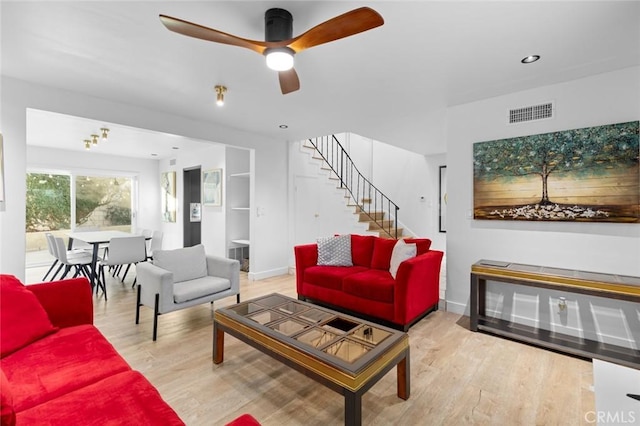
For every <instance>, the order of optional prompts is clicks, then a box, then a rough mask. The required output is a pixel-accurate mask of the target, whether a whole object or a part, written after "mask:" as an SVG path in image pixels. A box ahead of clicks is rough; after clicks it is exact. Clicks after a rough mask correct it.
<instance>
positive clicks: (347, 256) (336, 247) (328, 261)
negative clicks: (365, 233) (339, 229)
mask: <svg viewBox="0 0 640 426" xmlns="http://www.w3.org/2000/svg"><path fill="white" fill-rule="evenodd" d="M318 265H323V266H353V261H352V260H351V235H349V234H346V235H338V236H336V237H326V238H318Z"/></svg>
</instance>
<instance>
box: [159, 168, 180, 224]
mask: <svg viewBox="0 0 640 426" xmlns="http://www.w3.org/2000/svg"><path fill="white" fill-rule="evenodd" d="M160 201H161V203H162V220H163V221H164V222H175V221H176V172H164V173H162V174H161V175H160Z"/></svg>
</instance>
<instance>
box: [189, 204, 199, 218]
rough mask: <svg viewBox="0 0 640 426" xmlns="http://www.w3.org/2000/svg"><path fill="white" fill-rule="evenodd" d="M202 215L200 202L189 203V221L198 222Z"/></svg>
mask: <svg viewBox="0 0 640 426" xmlns="http://www.w3.org/2000/svg"><path fill="white" fill-rule="evenodd" d="M201 217H202V215H201V214H200V203H190V205H189V220H190V221H191V222H200V220H201Z"/></svg>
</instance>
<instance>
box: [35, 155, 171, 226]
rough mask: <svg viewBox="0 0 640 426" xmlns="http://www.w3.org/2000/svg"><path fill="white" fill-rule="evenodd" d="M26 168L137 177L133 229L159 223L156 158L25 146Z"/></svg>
mask: <svg viewBox="0 0 640 426" xmlns="http://www.w3.org/2000/svg"><path fill="white" fill-rule="evenodd" d="M27 168H29V169H31V168H37V169H47V170H51V169H53V170H70V171H75V172H78V173H82V172H83V171H86V172H97V173H101V172H105V173H107V172H109V173H110V172H118V173H121V174H122V175H123V176H130V177H131V176H135V177H136V178H137V180H138V205H137V206H133V210H134V211H135V212H136V219H135V222H134V223H133V224H132V225H133V226H134V231H135V230H136V229H140V228H149V229H157V228H158V225H159V217H158V210H159V208H160V200H159V199H160V191H159V190H158V161H157V160H144V159H139V158H135V159H134V158H127V157H118V156H114V155H103V154H96V153H95V152H82V151H67V150H62V149H53V148H44V147H39V146H28V147H27Z"/></svg>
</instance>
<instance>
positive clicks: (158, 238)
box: [147, 231, 164, 260]
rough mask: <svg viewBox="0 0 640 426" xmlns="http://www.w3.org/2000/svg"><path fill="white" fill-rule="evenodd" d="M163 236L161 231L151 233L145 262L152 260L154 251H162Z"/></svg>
mask: <svg viewBox="0 0 640 426" xmlns="http://www.w3.org/2000/svg"><path fill="white" fill-rule="evenodd" d="M163 236H164V234H163V232H162V231H153V234H152V235H151V244H149V247H148V250H147V260H153V252H154V250H162V237H163Z"/></svg>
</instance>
